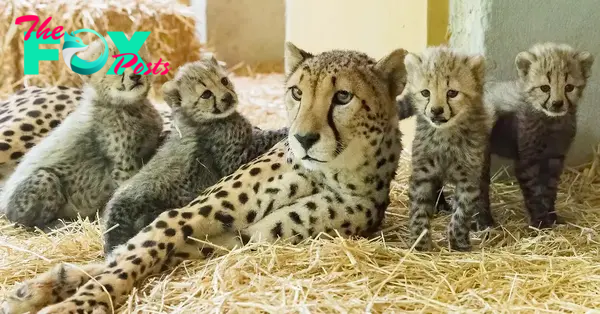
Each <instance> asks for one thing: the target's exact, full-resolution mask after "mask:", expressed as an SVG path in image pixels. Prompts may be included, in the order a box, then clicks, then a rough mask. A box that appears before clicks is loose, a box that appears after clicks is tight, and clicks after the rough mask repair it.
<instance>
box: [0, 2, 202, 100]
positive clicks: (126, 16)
mask: <svg viewBox="0 0 600 314" xmlns="http://www.w3.org/2000/svg"><path fill="white" fill-rule="evenodd" d="M27 14H34V15H37V16H39V17H40V19H41V21H40V23H39V24H41V22H42V21H43V20H44V19H45V18H47V17H49V16H51V17H52V21H51V22H50V24H49V25H48V26H49V27H50V28H51V29H53V28H54V27H57V26H63V27H64V31H68V32H71V31H74V30H77V29H81V28H90V29H93V30H96V31H97V32H98V33H100V34H106V32H107V31H122V32H125V33H127V34H133V32H135V31H150V32H151V33H150V36H149V37H148V39H147V40H146V44H147V46H148V50H149V51H150V53H151V55H152V59H151V61H154V62H155V61H158V59H159V58H162V60H163V62H169V64H170V66H169V68H170V69H171V71H169V73H168V74H167V75H164V76H162V75H159V76H157V77H156V80H155V82H154V93H155V94H160V88H157V87H160V85H162V84H163V83H164V82H165V81H166V80H168V79H170V78H171V77H172V76H173V74H174V73H175V69H176V68H177V67H179V66H180V65H182V64H184V63H186V62H189V61H193V60H197V59H198V58H199V55H200V53H201V49H202V45H201V44H200V42H199V39H198V38H197V36H196V28H195V23H196V22H195V18H194V16H193V12H192V11H191V10H190V9H189V7H188V6H185V5H182V4H179V3H177V2H176V1H172V0H135V1H106V0H19V1H17V0H13V1H0V18H1V19H2V20H5V21H11V23H10V24H7V23H2V24H0V34H6V36H5V37H4V39H3V42H2V46H1V47H0V64H2V71H3V75H4V77H5V79H4V80H3V81H2V82H0V97H2V96H6V95H8V94H12V93H14V92H15V91H16V90H18V89H20V88H21V87H23V86H29V85H36V86H42V87H44V86H53V85H65V86H73V87H79V86H80V85H81V81H80V80H79V78H78V77H77V74H76V73H74V72H72V71H70V70H69V68H68V67H67V66H66V65H65V64H64V62H62V61H60V60H59V61H53V62H40V73H39V75H35V76H28V77H25V76H24V75H23V32H25V31H26V30H27V29H28V28H29V26H30V25H31V23H27V24H26V25H15V23H14V20H15V19H16V18H17V17H19V16H23V15H27ZM39 24H38V26H39ZM86 35H87V34H86ZM90 36H91V35H90ZM82 39H84V40H87V41H88V42H89V40H90V39H92V37H86V36H82ZM52 48H58V45H53V47H52Z"/></svg>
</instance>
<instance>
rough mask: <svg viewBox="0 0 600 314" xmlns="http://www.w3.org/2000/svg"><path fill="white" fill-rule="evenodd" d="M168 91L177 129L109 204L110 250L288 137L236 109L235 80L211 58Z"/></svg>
mask: <svg viewBox="0 0 600 314" xmlns="http://www.w3.org/2000/svg"><path fill="white" fill-rule="evenodd" d="M163 94H164V95H165V98H166V100H167V103H168V104H169V105H170V106H171V108H173V117H174V121H173V127H172V129H171V132H170V135H169V137H168V138H167V140H166V142H165V144H164V145H163V146H162V147H161V148H160V149H159V151H158V152H157V153H156V155H155V156H154V157H153V158H152V160H151V161H150V163H148V164H147V165H146V166H144V168H142V170H141V171H140V172H139V173H138V174H136V175H135V176H134V177H133V178H132V179H131V180H129V181H128V182H127V183H126V184H125V185H123V186H121V187H120V188H119V189H118V190H117V191H116V192H115V195H114V196H113V197H112V199H111V200H110V202H109V203H108V205H107V208H106V219H105V224H106V229H107V230H109V231H107V232H106V233H105V238H104V239H105V243H104V248H105V250H106V251H107V253H108V252H110V251H111V250H112V249H113V248H114V247H116V246H118V245H120V244H123V243H125V242H127V240H129V239H130V238H132V237H133V236H134V235H135V234H137V233H138V232H139V231H140V230H141V229H142V228H143V227H145V226H146V225H148V224H149V223H151V222H152V221H153V220H154V219H155V218H156V217H158V215H159V214H160V213H162V212H163V211H165V210H167V209H172V208H179V207H182V206H185V205H186V204H188V203H189V202H191V201H192V200H194V198H196V197H197V196H198V194H200V193H201V192H202V191H203V190H204V189H206V188H207V187H209V186H211V185H213V184H215V183H217V181H218V180H219V179H220V178H223V177H225V176H227V175H229V174H231V173H232V172H234V171H235V170H236V169H237V168H239V167H240V166H241V165H243V164H245V163H247V162H249V161H251V160H253V159H254V158H256V157H258V156H259V155H262V154H263V153H265V152H266V151H267V150H269V149H270V148H271V147H273V145H275V144H276V143H278V142H280V141H282V140H283V139H284V138H285V137H286V136H287V128H283V129H280V130H273V131H262V130H260V129H257V128H253V126H252V125H251V124H250V122H249V121H248V120H247V119H246V118H244V117H243V116H242V115H240V114H239V113H238V112H237V111H236V107H237V103H238V101H237V95H236V93H235V89H234V86H233V83H232V82H230V81H229V79H228V78H227V75H226V73H225V69H224V68H222V67H221V66H219V65H218V63H217V60H216V59H214V58H212V57H206V58H204V59H203V60H201V61H197V62H193V63H188V64H186V65H184V66H182V67H181V68H179V69H178V72H177V74H176V76H175V78H174V79H173V80H172V81H169V82H167V83H165V84H164V85H163Z"/></svg>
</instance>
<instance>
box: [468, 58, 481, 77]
mask: <svg viewBox="0 0 600 314" xmlns="http://www.w3.org/2000/svg"><path fill="white" fill-rule="evenodd" d="M467 66H468V67H469V68H470V69H471V72H472V73H473V75H474V76H475V79H476V80H477V81H478V82H483V81H484V80H485V58H484V57H483V56H482V55H476V56H471V57H468V58H467Z"/></svg>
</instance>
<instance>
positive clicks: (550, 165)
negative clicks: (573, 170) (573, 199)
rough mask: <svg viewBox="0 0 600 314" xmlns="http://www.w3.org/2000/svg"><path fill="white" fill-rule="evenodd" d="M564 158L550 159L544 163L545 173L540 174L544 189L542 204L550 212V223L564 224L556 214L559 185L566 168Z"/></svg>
mask: <svg viewBox="0 0 600 314" xmlns="http://www.w3.org/2000/svg"><path fill="white" fill-rule="evenodd" d="M564 160H565V158H564V156H561V157H556V158H550V159H548V160H546V161H545V162H544V165H545V169H544V170H545V171H543V173H540V177H541V178H540V179H541V180H540V181H541V183H542V184H541V186H540V188H541V189H542V203H543V206H544V207H545V208H546V211H547V212H548V219H549V223H550V224H553V223H563V221H562V219H560V218H559V217H558V215H557V214H556V208H555V203H556V194H557V192H558V184H559V182H560V175H561V174H562V171H563V167H564Z"/></svg>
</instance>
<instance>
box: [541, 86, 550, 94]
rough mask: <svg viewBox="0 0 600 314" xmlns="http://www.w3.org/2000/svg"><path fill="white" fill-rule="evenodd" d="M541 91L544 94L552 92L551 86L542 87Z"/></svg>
mask: <svg viewBox="0 0 600 314" xmlns="http://www.w3.org/2000/svg"><path fill="white" fill-rule="evenodd" d="M540 90H541V91H542V92H544V93H547V92H549V91H550V85H542V86H540Z"/></svg>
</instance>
